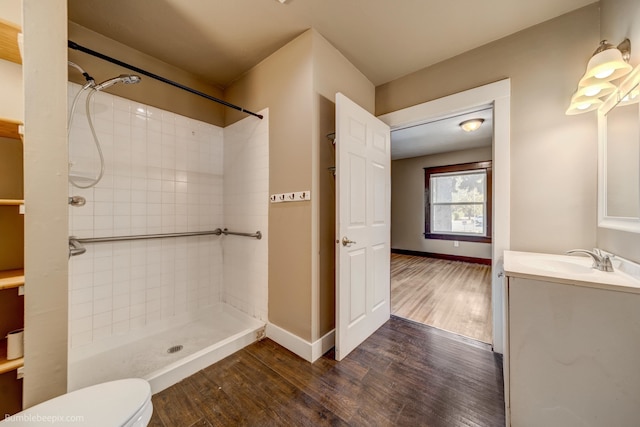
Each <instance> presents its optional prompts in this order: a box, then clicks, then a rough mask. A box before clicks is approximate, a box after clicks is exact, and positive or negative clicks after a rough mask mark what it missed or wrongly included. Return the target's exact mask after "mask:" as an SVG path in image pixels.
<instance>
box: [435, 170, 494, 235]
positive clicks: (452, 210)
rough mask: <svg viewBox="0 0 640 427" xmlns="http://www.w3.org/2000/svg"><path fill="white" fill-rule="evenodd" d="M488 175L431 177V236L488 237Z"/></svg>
mask: <svg viewBox="0 0 640 427" xmlns="http://www.w3.org/2000/svg"><path fill="white" fill-rule="evenodd" d="M485 189H486V172H485V171H484V170H483V171H480V172H477V171H476V172H467V173H458V174H438V175H432V176H431V194H432V199H431V203H432V209H433V212H432V213H433V216H432V225H433V227H432V232H433V233H443V232H444V233H446V232H454V233H473V234H480V235H484V234H485V224H484V216H485V215H484V214H485V201H486V197H485V194H486V191H485Z"/></svg>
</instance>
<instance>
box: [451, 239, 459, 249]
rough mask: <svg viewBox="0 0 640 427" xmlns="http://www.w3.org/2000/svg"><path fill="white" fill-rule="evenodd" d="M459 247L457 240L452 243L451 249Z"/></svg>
mask: <svg viewBox="0 0 640 427" xmlns="http://www.w3.org/2000/svg"><path fill="white" fill-rule="evenodd" d="M459 246H460V242H458V241H457V240H454V241H453V247H454V248H457V247H459Z"/></svg>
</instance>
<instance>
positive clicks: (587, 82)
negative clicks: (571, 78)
mask: <svg viewBox="0 0 640 427" xmlns="http://www.w3.org/2000/svg"><path fill="white" fill-rule="evenodd" d="M631 69H632V67H631V65H629V64H628V63H627V62H625V60H624V59H623V58H622V52H620V50H618V49H616V48H611V49H607V50H603V51H602V52H600V53H597V54H595V55H593V56H592V57H591V59H590V60H589V63H588V64H587V71H586V72H585V73H584V75H583V76H582V78H581V79H580V83H578V86H579V87H586V86H591V85H594V84H597V83H601V82H603V81H604V82H610V81H612V80H616V79H619V78H620V77H624V76H625V75H627V74H628V73H629V72H630V71H631Z"/></svg>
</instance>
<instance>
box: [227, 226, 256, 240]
mask: <svg viewBox="0 0 640 427" xmlns="http://www.w3.org/2000/svg"><path fill="white" fill-rule="evenodd" d="M222 234H224V235H225V236H226V235H227V234H232V235H234V236H245V237H255V238H256V239H258V240H260V239H262V233H261V232H260V231H256V232H255V233H239V232H237V231H229V230H228V229H227V228H225V229H224V230H222Z"/></svg>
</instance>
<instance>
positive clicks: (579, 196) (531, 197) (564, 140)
mask: <svg viewBox="0 0 640 427" xmlns="http://www.w3.org/2000/svg"><path fill="white" fill-rule="evenodd" d="M598 28H599V8H598V4H593V5H590V6H587V7H585V8H582V9H579V10H577V11H574V12H572V13H569V14H566V15H563V16H560V17H558V18H556V19H553V20H550V21H547V22H545V23H542V24H540V25H537V26H534V27H531V28H529V29H526V30H524V31H521V32H519V33H516V34H513V35H511V36H508V37H506V38H503V39H501V40H497V41H495V42H493V43H490V44H487V45H485V46H482V47H480V48H478V49H474V50H471V51H469V52H466V53H464V54H462V55H459V56H456V57H454V58H451V59H449V60H447V61H444V62H441V63H439V64H436V65H434V66H432V67H429V68H425V69H423V70H420V71H418V72H416V73H413V74H410V75H408V76H406V77H403V78H401V79H398V80H395V81H393V82H390V83H388V84H385V85H382V86H379V87H378V88H376V114H378V115H380V114H384V113H387V112H390V111H395V110H399V109H402V108H405V107H408V106H411V105H415V104H419V103H423V102H426V101H429V100H433V99H436V98H440V97H442V96H446V95H450V94H453V93H457V92H460V91H463V90H466V89H470V88H473V87H477V86H481V85H483V84H486V83H490V82H494V81H497V80H500V79H502V78H506V77H508V78H510V79H511V213H510V214H511V224H512V226H511V248H512V249H514V250H525V251H540V252H552V253H560V252H564V251H566V250H567V249H570V248H574V247H586V248H589V247H593V246H594V244H595V241H596V237H595V234H596V232H595V229H596V227H595V224H596V191H595V188H596V187H595V185H596V175H597V163H596V161H597V159H596V154H597V136H596V133H597V127H596V117H595V115H590V114H584V115H579V116H566V115H565V114H564V112H565V110H566V108H567V106H568V102H569V99H570V97H571V94H572V93H573V91H574V90H575V86H576V84H577V81H578V79H579V78H580V76H581V74H582V73H583V72H584V66H585V63H586V61H587V60H588V59H589V55H590V54H591V52H592V51H593V50H594V46H597V45H598V42H599V30H598Z"/></svg>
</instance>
